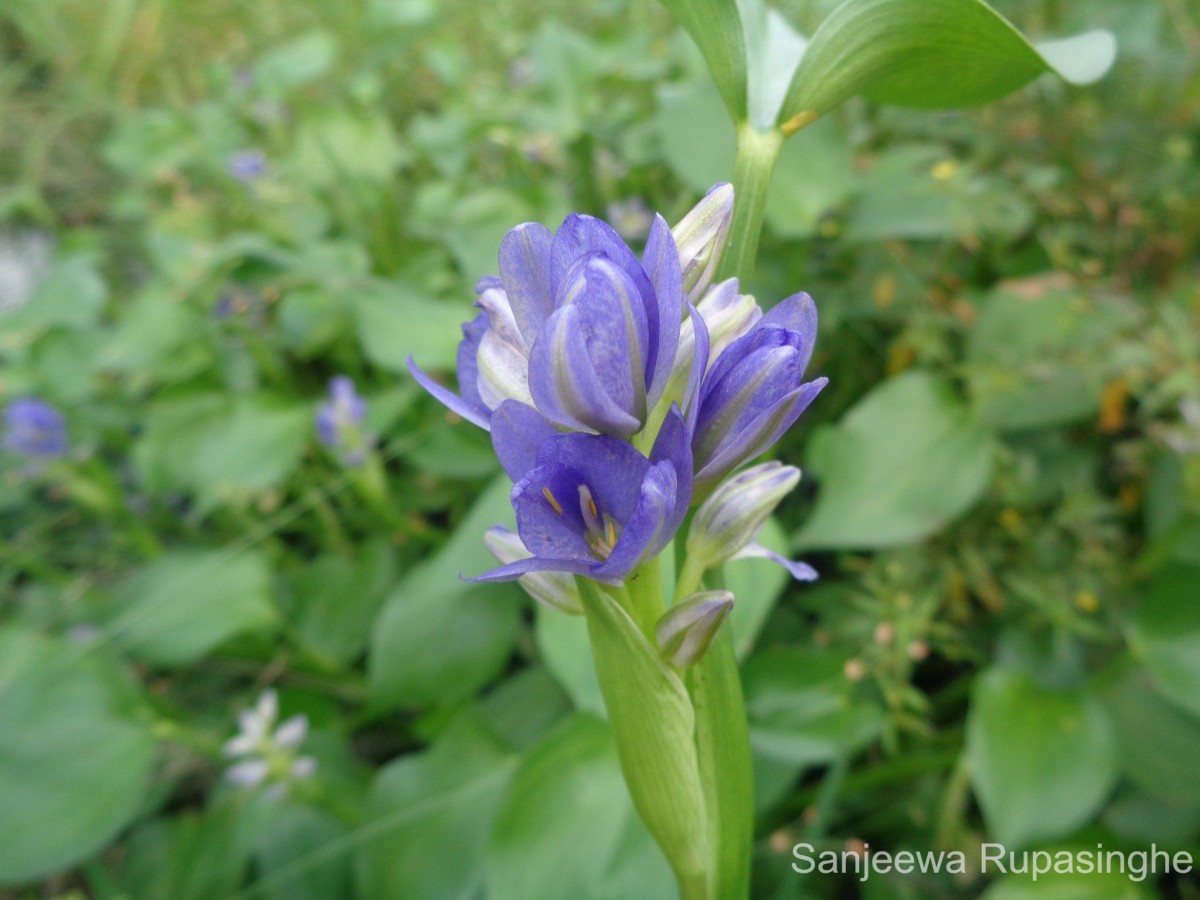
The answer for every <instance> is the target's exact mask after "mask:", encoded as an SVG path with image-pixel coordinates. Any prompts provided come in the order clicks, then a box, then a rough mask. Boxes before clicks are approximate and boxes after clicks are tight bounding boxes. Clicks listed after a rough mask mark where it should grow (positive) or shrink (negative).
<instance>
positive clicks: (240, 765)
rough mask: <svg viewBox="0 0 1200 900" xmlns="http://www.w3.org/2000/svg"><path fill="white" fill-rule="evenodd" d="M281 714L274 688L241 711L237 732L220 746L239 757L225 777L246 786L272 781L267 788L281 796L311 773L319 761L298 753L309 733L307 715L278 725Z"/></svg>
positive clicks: (238, 716) (250, 786) (309, 776)
mask: <svg viewBox="0 0 1200 900" xmlns="http://www.w3.org/2000/svg"><path fill="white" fill-rule="evenodd" d="M278 718H279V697H278V695H277V694H276V693H275V692H274V691H273V690H266V691H263V693H262V695H261V696H259V698H258V701H257V702H256V703H255V704H254V707H253V708H252V709H246V710H242V711H241V712H239V713H238V715H237V721H238V733H237V734H235V735H234V736H233V737H232V738H230V739H229V740H228V741H226V742H225V744H224V746H223V747H222V748H221V753H222V754H223V755H224V756H227V757H230V758H234V759H238V762H236V763H234V764H233V765H231V766H230V767H229V768H228V769H227V770H226V772H225V778H226V780H228V781H230V782H231V783H233V784H236V785H238V786H239V787H244V788H252V787H258V786H259V785H262V784H264V783H269V787H268V792H269V793H270V794H271V795H272V796H276V797H281V796H283V795H284V794H286V793H287V790H288V787H289V785H290V783H291V782H293V781H298V780H300V779H303V778H311V777H312V775H313V774H314V773H315V772H316V770H317V761H316V760H315V759H313V758H312V757H311V756H297V754H296V751H297V750H298V749H299V747H300V745H301V744H302V743H303V742H304V738H305V737H306V736H307V734H308V717H307V716H305V715H303V714H301V715H296V716H292V717H291V718H289V719H287V720H285V721H284V722H282V723H280V724H279V725H278V726H276V724H275V723H276V721H277V720H278Z"/></svg>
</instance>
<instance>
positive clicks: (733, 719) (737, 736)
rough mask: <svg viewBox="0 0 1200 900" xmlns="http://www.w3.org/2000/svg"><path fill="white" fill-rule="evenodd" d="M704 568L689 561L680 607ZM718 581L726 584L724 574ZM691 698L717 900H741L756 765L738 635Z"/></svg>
mask: <svg viewBox="0 0 1200 900" xmlns="http://www.w3.org/2000/svg"><path fill="white" fill-rule="evenodd" d="M703 578H704V565H703V563H702V562H701V561H700V560H699V559H698V558H697V557H695V556H688V557H687V558H686V559H685V560H684V563H683V566H682V568H681V570H680V573H679V580H678V582H677V583H676V586H675V602H676V603H678V602H679V601H680V600H682V599H683V598H684V597H686V596H687V595H688V594H691V593H694V592H695V591H697V590H699V589H700V588H701V587H702V586H703ZM714 578H715V579H716V580H717V581H721V580H722V579H721V577H720V572H719V570H718V571H717V572H714ZM688 693H689V695H690V696H691V698H692V707H693V709H694V710H695V715H696V738H695V739H696V755H697V759H698V760H699V763H700V784H701V786H702V787H703V789H704V806H705V809H706V810H707V812H708V826H709V842H710V844H711V846H712V847H713V851H714V868H713V876H712V884H711V887H712V891H713V894H712V896H713V897H714V898H717V900H741V898H745V897H747V896H749V892H750V851H751V848H752V843H753V839H754V761H753V758H752V757H751V754H750V730H749V726H748V724H747V721H746V701H745V698H744V697H743V696H742V681H741V675H740V673H739V672H738V662H737V654H736V652H735V650H734V646H733V631H732V629H731V628H730V627H729V626H726V627H724V628H722V629H721V631H720V633H719V634H718V635H717V636H716V638H715V639H714V640H713V643H712V646H711V647H709V648H708V652H707V653H705V654H704V656H703V657H702V658H701V660H700V662H698V663H697V664H696V665H695V666H694V667H693V668H692V669H691V671H690V672H689V677H688Z"/></svg>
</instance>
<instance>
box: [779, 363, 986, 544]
mask: <svg viewBox="0 0 1200 900" xmlns="http://www.w3.org/2000/svg"><path fill="white" fill-rule="evenodd" d="M810 451H811V465H810V471H812V472H814V473H815V475H816V477H817V478H818V480H819V481H820V492H819V494H818V496H817V508H816V510H815V511H814V512H813V514H812V516H811V517H810V518H809V520H808V522H807V523H805V525H804V527H803V528H802V529H801V531H800V534H799V535H798V536H797V537H796V540H795V545H796V546H797V547H800V548H810V547H886V546H891V545H895V544H904V543H910V542H912V541H917V540H920V539H921V538H923V537H925V536H926V535H929V534H932V533H933V532H935V531H937V530H938V529H939V528H942V527H943V526H944V525H945V524H946V523H947V522H949V521H950V520H951V519H953V518H954V517H955V516H957V515H959V514H960V513H962V512H963V511H964V510H966V509H967V508H968V507H970V506H971V504H972V503H974V502H975V500H976V499H977V498H978V497H979V495H980V494H981V493H983V490H984V488H985V487H986V486H987V482H988V477H989V474H990V472H991V460H992V439H991V435H990V434H989V433H988V431H987V430H986V429H984V428H983V427H982V426H980V425H979V424H978V423H976V422H974V421H972V419H971V418H970V417H969V416H968V414H967V411H966V408H965V407H964V405H963V404H962V403H961V402H960V401H959V400H958V399H957V398H956V397H955V396H954V393H953V391H952V390H951V389H950V387H949V386H948V385H946V384H945V383H944V382H942V381H941V380H940V379H938V378H937V377H935V376H933V375H931V374H928V373H925V372H910V373H907V374H904V375H900V376H898V377H896V378H893V379H891V380H889V381H885V382H883V383H882V384H881V385H879V386H878V387H876V388H875V389H874V390H872V391H871V392H870V393H869V394H867V396H866V397H864V398H863V399H862V400H860V401H859V402H858V403H857V404H856V405H855V406H854V408H853V409H851V410H850V412H848V413H847V414H846V415H845V416H844V417H843V419H842V421H841V422H840V423H838V425H837V426H836V427H833V428H831V429H829V430H827V431H825V432H823V433H820V434H819V435H818V436H817V437H816V438H814V440H813V441H812V444H811V445H810Z"/></svg>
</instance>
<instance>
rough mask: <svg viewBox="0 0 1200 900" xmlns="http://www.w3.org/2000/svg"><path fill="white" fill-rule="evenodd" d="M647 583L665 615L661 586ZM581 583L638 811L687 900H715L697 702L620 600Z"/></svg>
mask: <svg viewBox="0 0 1200 900" xmlns="http://www.w3.org/2000/svg"><path fill="white" fill-rule="evenodd" d="M645 574H646V573H645V572H643V575H645ZM646 581H647V585H653V589H654V591H655V592H657V594H658V599H657V605H658V606H660V607H661V606H662V589H661V587H660V586H658V584H657V579H649V578H647V579H646ZM576 583H577V584H578V585H579V593H580V597H581V599H582V600H583V610H584V615H585V617H586V619H587V629H588V638H589V640H590V642H591V645H592V657H593V659H594V660H595V664H596V676H597V678H598V680H599V682H600V690H601V693H602V694H603V695H604V706H605V708H606V709H607V710H608V719H609V722H610V723H611V724H612V729H613V736H614V738H615V739H616V744H617V756H618V758H619V760H620V762H621V772H622V774H623V775H624V776H625V784H626V785H627V786H628V788H629V795H630V797H631V798H632V799H633V805H634V807H635V808H636V809H637V811H638V815H639V816H640V817H641V819H642V821H643V822H645V823H646V827H647V828H648V829H649V831H650V833H651V834H652V835H654V839H655V840H656V841H657V842H658V845H659V847H661V848H662V851H663V854H664V855H665V856H666V858H667V861H668V862H669V863H670V864H671V868H672V869H673V870H674V872H675V877H676V879H677V880H678V882H679V891H680V897H681V898H683V900H716V895H715V894H713V893H712V890H713V884H714V879H713V876H712V874H711V873H712V872H713V869H714V867H715V862H714V860H715V856H716V854H715V852H714V849H713V848H712V847H710V845H709V836H710V835H711V834H712V833H713V832H712V828H711V827H710V826H709V824H708V812H707V810H706V809H705V797H706V794H707V793H708V791H707V789H706V788H705V787H704V786H703V785H702V784H701V783H700V764H699V761H698V759H697V750H696V745H695V739H694V736H695V733H696V721H695V716H694V714H693V712H692V701H691V697H690V696H689V694H688V691H687V688H686V687H685V685H684V684H683V681H682V680H681V679H680V677H679V673H678V672H676V671H675V670H674V669H672V668H671V667H670V666H668V665H667V664H666V663H665V662H663V661H662V659H661V658H660V657H659V654H658V649H657V648H656V647H655V646H654V644H653V643H651V641H650V639H648V638H647V636H646V635H645V634H644V633H643V632H642V629H641V626H639V625H638V624H637V623H636V622H635V621H634V620H633V618H632V617H631V616H630V614H629V612H628V611H627V610H626V609H625V608H624V606H623V604H622V603H620V602H618V599H617V597H615V596H614V595H613V594H612V593H610V592H609V591H608V590H606V589H604V588H602V587H601V586H600V585H598V584H597V583H596V582H594V581H591V580H589V579H587V578H577V579H576ZM622 593H624V592H622ZM622 599H628V595H626V597H625V598H622Z"/></svg>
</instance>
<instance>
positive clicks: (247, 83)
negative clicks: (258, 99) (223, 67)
mask: <svg viewBox="0 0 1200 900" xmlns="http://www.w3.org/2000/svg"><path fill="white" fill-rule="evenodd" d="M254 82H255V77H254V70H253V69H252V68H250V67H249V66H238V67H237V68H236V69H234V70H233V83H234V85H235V86H236V87H238V88H240V89H241V90H243V91H248V90H250V89H251V88H252V87H254Z"/></svg>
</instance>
